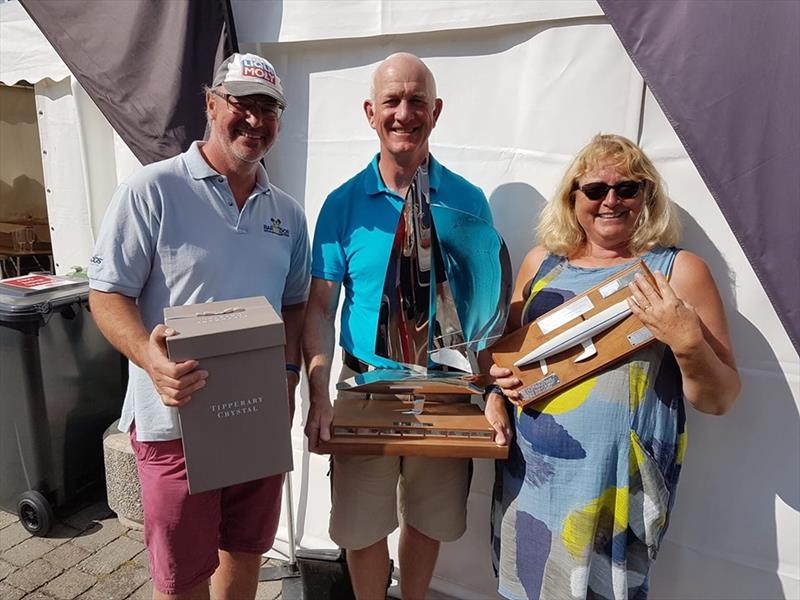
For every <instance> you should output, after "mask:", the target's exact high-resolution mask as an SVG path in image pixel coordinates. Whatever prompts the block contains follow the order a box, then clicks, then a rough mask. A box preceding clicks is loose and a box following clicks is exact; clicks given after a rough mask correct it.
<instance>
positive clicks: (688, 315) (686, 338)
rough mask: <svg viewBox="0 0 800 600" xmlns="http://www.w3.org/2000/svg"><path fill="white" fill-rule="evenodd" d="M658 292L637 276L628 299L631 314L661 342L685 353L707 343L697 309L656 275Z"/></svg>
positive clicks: (662, 277)
mask: <svg viewBox="0 0 800 600" xmlns="http://www.w3.org/2000/svg"><path fill="white" fill-rule="evenodd" d="M654 277H655V280H656V284H657V285H658V290H656V289H655V288H653V286H652V285H651V284H650V282H649V281H647V279H645V278H644V277H642V275H640V274H638V273H637V274H636V280H635V281H633V282H631V284H630V289H631V291H632V292H633V295H632V296H631V297H629V298H628V305H629V306H630V307H631V311H632V312H633V314H635V315H636V316H637V317H639V320H640V321H641V322H642V323H643V324H644V325H645V326H646V327H647V328H648V329H649V330H650V331H651V332H652V334H653V336H654V337H655V338H656V339H657V340H658V341H660V342H663V343H664V344H666V345H667V346H669V347H670V348H671V349H672V350H673V351H674V352H678V353H683V352H687V351H689V350H691V349H692V348H696V347H697V346H699V345H700V344H702V343H703V328H702V326H701V324H700V318H699V317H698V316H697V312H696V311H695V309H694V307H693V306H691V305H690V304H688V303H687V302H684V301H683V300H681V299H680V298H678V296H677V294H675V290H673V289H672V286H671V285H670V284H669V282H668V281H667V278H666V277H664V275H663V273H661V272H660V271H656V273H655V274H654Z"/></svg>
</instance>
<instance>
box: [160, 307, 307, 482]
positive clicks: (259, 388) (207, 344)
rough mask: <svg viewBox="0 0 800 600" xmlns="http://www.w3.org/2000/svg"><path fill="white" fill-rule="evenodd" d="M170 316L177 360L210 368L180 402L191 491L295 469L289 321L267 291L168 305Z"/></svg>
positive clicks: (173, 353)
mask: <svg viewBox="0 0 800 600" xmlns="http://www.w3.org/2000/svg"><path fill="white" fill-rule="evenodd" d="M164 323H165V324H166V325H167V326H168V327H171V328H172V329H174V330H175V331H176V332H177V334H176V335H174V336H172V337H169V338H167V350H168V353H169V357H170V360H172V361H174V362H181V361H185V360H190V359H195V360H198V361H199V363H200V367H199V368H200V369H205V370H206V371H208V379H207V380H206V386H205V387H204V388H202V389H200V390H198V391H196V392H194V393H193V394H192V399H191V400H190V401H189V403H188V404H186V405H184V406H182V407H180V408H179V409H178V415H179V420H180V426H181V434H182V437H183V450H184V454H185V457H186V471H187V476H188V480H189V493H191V494H196V493H198V492H203V491H206V490H211V489H217V488H221V487H225V486H229V485H234V484H237V483H242V482H245V481H252V480H254V479H259V478H261V477H267V476H270V475H275V474H278V473H285V472H287V471H291V470H292V448H291V437H290V428H291V424H290V421H289V402H288V397H287V391H286V369H285V362H286V360H285V356H284V344H285V338H284V330H283V322H282V321H281V319H280V317H279V316H278V314H277V313H276V312H275V309H273V308H272V306H271V305H270V304H269V302H267V300H266V298H263V297H257V298H244V299H240V300H226V301H222V302H209V303H206V304H195V305H188V306H176V307H172V308H166V309H164Z"/></svg>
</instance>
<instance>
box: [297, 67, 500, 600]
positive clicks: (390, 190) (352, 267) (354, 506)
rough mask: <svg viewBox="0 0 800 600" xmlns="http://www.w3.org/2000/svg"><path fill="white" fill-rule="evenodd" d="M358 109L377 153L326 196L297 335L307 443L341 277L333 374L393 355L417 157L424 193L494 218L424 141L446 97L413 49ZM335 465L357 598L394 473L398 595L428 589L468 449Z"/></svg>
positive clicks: (381, 567)
mask: <svg viewBox="0 0 800 600" xmlns="http://www.w3.org/2000/svg"><path fill="white" fill-rule="evenodd" d="M364 111H365V113H366V116H367V119H368V120H369V123H370V125H371V126H372V128H373V129H374V130H375V131H376V133H377V134H378V139H379V141H380V153H379V154H378V155H376V156H375V158H374V159H373V160H372V162H371V163H370V164H369V165H368V166H367V167H366V169H364V170H363V171H361V172H360V173H358V174H357V175H356V176H355V177H353V178H352V179H350V180H349V181H347V182H346V183H345V184H344V185H342V186H341V187H339V188H338V189H336V190H334V191H333V192H332V193H331V194H330V195H329V196H328V198H327V199H326V200H325V203H324V205H323V207H322V210H321V212H320V215H319V218H318V220H317V226H316V231H315V235H314V244H313V251H312V256H313V263H312V270H311V274H312V280H311V292H310V294H309V301H308V309H307V313H306V329H305V332H306V333H305V336H304V342H303V354H304V356H305V359H306V366H307V368H308V372H309V381H310V392H311V393H310V396H311V407H310V410H309V414H308V418H307V422H306V435H307V436H308V440H309V447H310V449H311V450H312V451H316V450H317V449H318V444H319V441H320V440H323V441H327V440H328V439H330V423H331V419H332V416H333V408H332V405H331V401H330V396H329V391H328V390H329V383H330V376H331V360H332V356H333V352H334V317H335V315H336V309H337V306H338V303H339V294H340V289H341V287H342V286H344V290H345V297H344V306H343V308H342V319H341V334H340V339H339V342H340V345H341V346H342V349H343V351H344V367H343V369H342V372H341V374H340V379H345V378H349V377H351V376H352V375H353V374H354V373H356V372H363V371H364V370H365V369H367V368H369V366H370V365H372V366H377V367H381V366H392V365H393V364H394V363H392V362H390V361H387V360H386V359H384V358H381V357H379V356H377V355H376V354H375V336H376V332H377V324H378V313H379V306H380V299H381V294H382V292H383V282H384V276H385V273H386V267H387V264H388V260H389V254H390V251H391V247H392V243H393V241H394V236H395V231H396V229H397V224H398V220H399V218H400V213H401V210H402V208H403V200H404V198H405V195H406V192H407V191H408V189H409V186H410V185H411V182H412V180H413V179H414V175H415V173H416V172H417V168H418V167H419V166H420V165H421V164H422V163H423V162H425V161H427V163H428V172H429V182H430V194H431V202H432V203H434V204H441V205H444V206H449V207H452V208H457V209H460V210H462V211H466V212H469V213H472V214H475V215H477V216H479V217H481V218H483V219H485V220H487V221H489V222H491V220H492V219H491V212H490V209H489V205H488V203H487V202H486V198H485V196H484V195H483V192H481V191H480V190H479V189H478V188H477V187H475V186H474V185H472V184H470V183H469V182H467V181H466V180H465V179H463V178H462V177H460V176H458V175H456V174H455V173H453V172H451V171H449V170H448V169H446V168H445V167H443V166H442V165H441V164H439V162H438V161H436V159H434V157H433V156H432V155H430V154H429V152H428V138H429V136H430V133H431V131H432V130H433V128H434V127H435V126H436V121H437V119H438V118H439V115H440V113H441V111H442V100H441V99H439V98H437V97H436V83H435V81H434V78H433V74H432V73H431V72H430V70H429V69H428V68H427V67H426V66H425V64H424V63H423V62H422V61H421V60H420V59H419V58H417V57H416V56H413V55H411V54H406V53H399V54H394V55H392V56H390V57H388V58H387V59H386V60H385V61H383V62H382V63H381V64H380V66H379V67H378V68H377V70H376V71H375V75H374V78H373V87H372V93H371V97H370V98H369V99H368V100H366V101H365V102H364ZM332 473H333V475H332V489H333V492H332V504H333V506H332V510H331V521H330V535H331V538H332V539H333V540H334V541H335V542H336V543H337V544H339V545H340V546H341V547H343V548H345V549H346V550H347V563H348V566H349V569H350V574H351V578H352V581H353V586H354V589H355V591H356V595H357V597H358V598H359V600H373V599H375V598H383V596H384V593H385V587H386V581H387V579H388V576H389V572H388V567H389V555H388V547H387V543H386V537H387V535H388V534H389V533H391V532H392V531H393V530H394V529H396V528H397V526H398V521H397V510H398V504H397V490H398V483H399V490H400V504H399V508H400V513H401V515H402V525H401V531H400V548H399V550H400V552H399V558H400V574H401V575H400V587H401V591H402V596H403V598H404V599H406V600H414V599H420V600H421V599H422V598H424V596H425V593H426V591H427V589H428V585H429V584H430V579H431V576H432V575H433V569H434V566H435V565H436V559H437V556H438V552H439V545H440V542H442V541H452V540H455V539H457V538H459V537H460V536H461V535H462V534H463V532H464V529H465V527H466V500H467V493H468V487H469V477H470V462H469V460H465V459H444V458H437V459H432V458H420V457H404V458H400V457H380V456H334V457H333V468H332Z"/></svg>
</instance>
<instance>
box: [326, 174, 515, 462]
mask: <svg viewBox="0 0 800 600" xmlns="http://www.w3.org/2000/svg"><path fill="white" fill-rule="evenodd" d="M510 294H511V263H510V260H509V255H508V250H507V249H506V246H505V244H504V243H503V240H502V238H501V237H500V235H499V234H498V233H497V232H496V231H495V229H494V228H493V227H492V225H491V224H490V223H488V222H487V221H485V220H483V219H481V218H480V217H477V216H475V215H472V214H470V213H466V212H463V211H460V210H456V209H452V208H449V207H446V206H442V205H439V204H432V203H431V201H430V188H429V184H428V170H427V163H426V164H423V165H422V166H420V168H419V169H418V171H417V173H416V175H415V177H414V181H413V183H412V185H411V187H410V188H409V191H408V193H407V194H406V198H405V204H404V207H403V210H402V213H401V215H400V219H399V221H398V224H397V230H396V233H395V238H394V244H393V247H392V251H391V255H390V258H389V263H388V265H387V268H386V279H385V281H384V286H383V294H382V296H381V299H380V316H379V319H378V327H377V331H376V336H375V353H376V354H378V355H379V356H384V357H386V358H388V359H390V360H391V361H393V362H394V363H396V367H395V368H377V369H371V370H369V371H367V372H365V373H361V374H359V375H356V376H355V377H353V378H352V379H348V380H346V381H343V382H341V383H339V385H338V388H339V389H340V390H346V391H353V392H362V393H364V392H366V393H367V397H366V398H365V399H364V398H359V399H354V400H348V399H346V398H340V399H338V400H337V401H336V403H335V405H334V413H335V414H334V422H333V436H332V438H331V442H330V443H329V445H328V447H327V449H328V450H329V451H330V452H334V453H350V454H394V455H411V454H414V455H430V456H473V457H478V456H485V457H497V456H504V455H505V452H506V449H505V448H498V447H497V446H496V445H495V443H494V441H493V437H494V434H493V430H492V428H491V426H489V424H488V423H487V422H486V420H485V418H484V416H483V411H482V410H481V409H480V408H479V407H478V406H476V405H475V404H472V403H471V402H470V401H469V398H468V396H465V395H469V394H482V393H483V388H484V385H485V383H486V378H485V377H484V376H482V375H480V374H479V368H478V361H477V354H478V352H480V351H481V350H483V349H485V348H486V347H487V346H488V345H490V344H491V343H492V342H493V341H494V340H496V339H497V338H499V337H500V336H501V335H502V333H503V329H504V327H505V323H506V318H507V316H508V307H509V303H510ZM386 394H389V395H392V396H390V397H388V398H387V397H385V396H384V398H380V397H376V395H378V396H380V395H386ZM454 395H458V396H457V397H454Z"/></svg>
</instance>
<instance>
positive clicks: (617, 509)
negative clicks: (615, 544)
mask: <svg viewBox="0 0 800 600" xmlns="http://www.w3.org/2000/svg"><path fill="white" fill-rule="evenodd" d="M612 514H613V519H614V525H613V532H612V535H617V534H620V533H622V532H623V531H627V529H628V487H627V486H625V487H619V488H618V487H616V486H613V485H612V486H610V487H607V488H606V489H605V490H604V491H603V493H602V494H600V496H599V497H598V498H595V499H593V500H592V501H591V502H589V503H588V504H587V505H586V506H584V507H583V508H581V509H578V510H574V511H572V512H571V513H570V514H569V515H568V516H567V518H566V519H564V528H563V531H562V534H561V540H562V541H563V543H564V547H565V548H566V549H567V551H568V552H569V553H570V554H571V555H572V556H573V558H575V559H579V558H581V557H583V556H586V554H587V552H588V551H589V550H590V548H589V545H590V544H591V543H592V542H593V541H594V539H595V533H596V531H597V523H598V522H600V521H602V520H605V519H608V517H610V516H611V515H612ZM604 517H605V519H604Z"/></svg>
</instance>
